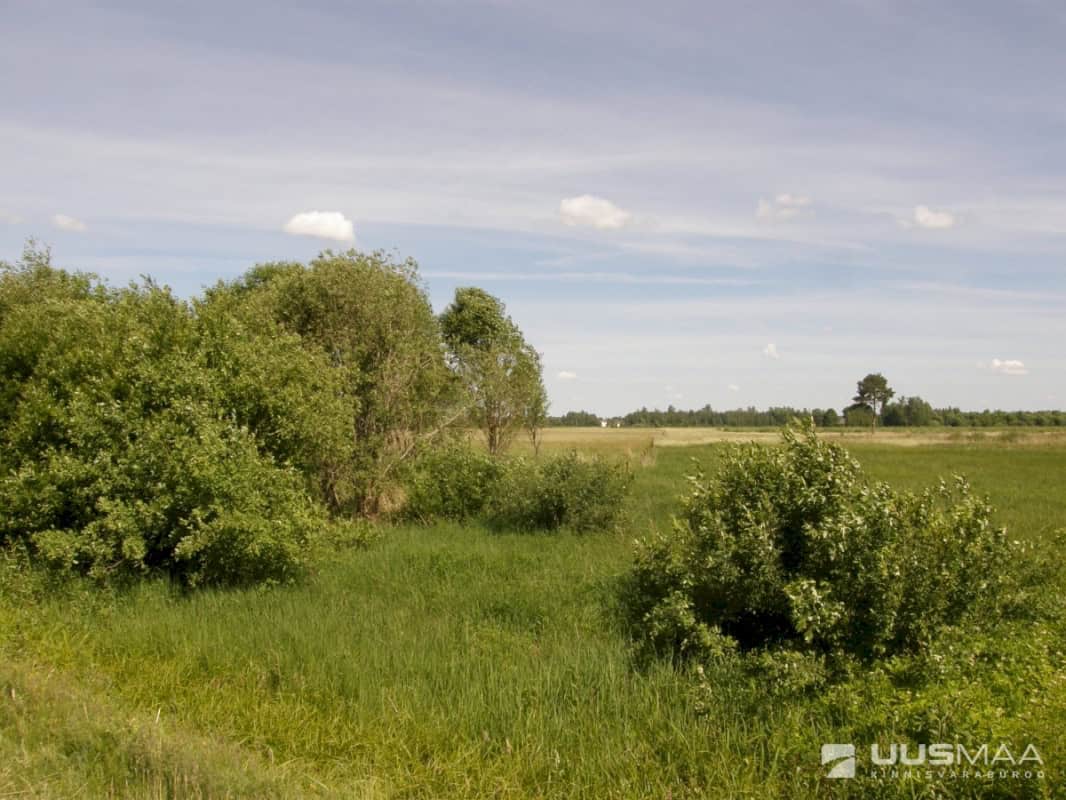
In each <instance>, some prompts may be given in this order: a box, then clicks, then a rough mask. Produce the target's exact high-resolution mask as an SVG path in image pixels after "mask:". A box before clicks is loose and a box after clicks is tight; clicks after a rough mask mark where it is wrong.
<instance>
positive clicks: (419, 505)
mask: <svg viewBox="0 0 1066 800" xmlns="http://www.w3.org/2000/svg"><path fill="white" fill-rule="evenodd" d="M502 471H503V468H502V465H501V463H500V461H499V460H498V459H495V458H493V457H492V456H490V455H488V454H487V453H485V452H484V451H482V450H476V449H474V448H473V447H471V446H470V445H469V444H468V443H466V442H463V441H448V442H445V443H443V444H441V445H439V446H437V447H434V448H432V449H429V450H427V451H425V452H423V453H422V454H421V455H420V456H419V457H418V459H417V461H416V462H415V464H414V465H413V466H412V468H411V469H410V470H409V473H408V477H407V480H406V487H405V488H406V492H407V498H406V503H405V505H404V507H403V516H404V517H406V518H408V519H412V520H417V521H418V522H422V523H431V522H436V521H438V520H457V521H466V520H469V519H473V518H475V517H479V516H481V514H482V512H483V511H484V510H485V506H486V504H487V503H488V502H489V500H490V498H492V497H494V496H495V494H496V492H497V484H498V483H499V480H500V474H501V472H502Z"/></svg>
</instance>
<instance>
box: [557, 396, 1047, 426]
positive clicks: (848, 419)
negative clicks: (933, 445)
mask: <svg viewBox="0 0 1066 800" xmlns="http://www.w3.org/2000/svg"><path fill="white" fill-rule="evenodd" d="M872 413H873V412H872V411H871V410H870V408H869V407H867V406H864V405H861V404H855V405H852V406H849V407H848V408H846V409H844V410H843V411H837V410H836V409H833V408H829V409H823V408H812V409H808V408H790V407H788V406H780V407H773V408H769V409H765V410H763V409H757V408H754V407H749V408H736V409H732V410H729V411H721V410H716V409H713V408H711V407H710V405H705V406H704V407H703V408H698V409H692V410H687V411H686V410H682V409H679V408H674V407H673V406H669V407H668V408H667V409H666V410H665V411H661V410H659V409H648V408H641V409H640V410H638V411H631V412H630V413H628V414H626V415H624V416H620V417H600V416H598V415H596V414H593V413H591V412H588V411H570V412H568V413H566V414H563V415H562V416H554V417H549V418H548V424H549V425H552V426H574V427H578V426H600V425H602V424H604V423H606V424H607V425H609V426H611V427H615V426H621V427H648V428H684V427H713V428H722V427H736V428H754V427H773V426H780V425H784V424H785V423H786V422H788V421H789V420H790V419H792V418H793V417H811V418H813V420H814V424H815V425H817V426H819V427H830V426H834V425H849V426H869V425H870V423H871V416H872ZM877 424H878V425H883V426H886V427H907V426H909V427H925V426H944V427H950V428H991V427H1000V426H1031V427H1037V426H1066V411H998V410H996V411H993V410H988V409H985V410H984V411H962V410H960V409H958V408H933V407H932V406H931V405H930V404H929V403H927V402H925V401H924V400H922V399H921V398H920V397H901V398H900V399H899V400H898V401H896V402H890V403H887V404H886V405H885V407H884V410H883V411H882V412H881V414H880V416H879V418H878V420H877Z"/></svg>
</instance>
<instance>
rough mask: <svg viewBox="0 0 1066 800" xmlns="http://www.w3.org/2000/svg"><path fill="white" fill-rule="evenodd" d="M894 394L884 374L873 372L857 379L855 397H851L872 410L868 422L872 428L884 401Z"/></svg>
mask: <svg viewBox="0 0 1066 800" xmlns="http://www.w3.org/2000/svg"><path fill="white" fill-rule="evenodd" d="M895 394H896V392H895V391H894V390H893V389H891V388H889V386H888V381H887V380H886V379H885V376H884V375H882V374H881V373H880V372H874V373H870V374H869V375H867V376H866V377H865V378H863V379H862V380H861V381H859V383H858V388H857V390H856V392H855V397H854V398H852V399H853V400H854V401H855V402H856V403H859V404H860V405H864V406H866V407H867V408H869V409H870V410H871V411H872V412H873V418H872V421H871V422H870V427H871V428H872V427H875V426H876V425H877V418H878V416H879V415H880V413H881V409H882V408H884V405H885V403H887V402H888V401H889V400H891V399H892V398H893V396H894V395H895Z"/></svg>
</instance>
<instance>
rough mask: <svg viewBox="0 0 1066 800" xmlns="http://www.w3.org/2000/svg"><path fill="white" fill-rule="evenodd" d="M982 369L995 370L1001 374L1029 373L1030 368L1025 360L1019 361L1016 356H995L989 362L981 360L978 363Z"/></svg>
mask: <svg viewBox="0 0 1066 800" xmlns="http://www.w3.org/2000/svg"><path fill="white" fill-rule="evenodd" d="M977 366H978V367H981V368H982V369H985V368H987V369H990V370H992V371H993V372H998V373H999V374H1001V375H1028V374H1029V370H1028V369H1027V368H1026V366H1025V362H1024V361H1019V360H1018V359H1016V358H1007V359H999V358H993V359H992V361H991V362H990V363H989V364H987V365H986V364H985V363H984V362H981V363H979V364H978V365H977Z"/></svg>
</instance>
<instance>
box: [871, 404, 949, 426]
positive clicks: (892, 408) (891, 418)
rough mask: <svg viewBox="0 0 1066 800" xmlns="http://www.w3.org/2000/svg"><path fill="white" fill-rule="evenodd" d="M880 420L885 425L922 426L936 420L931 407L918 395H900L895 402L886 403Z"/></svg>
mask: <svg viewBox="0 0 1066 800" xmlns="http://www.w3.org/2000/svg"><path fill="white" fill-rule="evenodd" d="M881 420H882V422H883V423H884V424H885V426H886V427H888V426H900V425H910V426H915V427H924V426H927V425H932V424H934V422H935V421H936V420H935V412H934V411H933V407H932V406H931V405H929V403H927V402H926V401H925V400H923V399H922V398H920V397H900V398H899V400H897V401H896V402H894V403H888V404H886V405H885V408H884V411H882V412H881Z"/></svg>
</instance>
